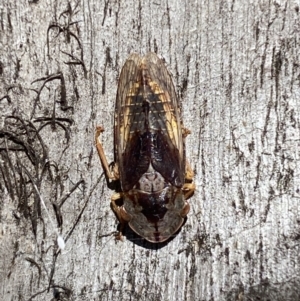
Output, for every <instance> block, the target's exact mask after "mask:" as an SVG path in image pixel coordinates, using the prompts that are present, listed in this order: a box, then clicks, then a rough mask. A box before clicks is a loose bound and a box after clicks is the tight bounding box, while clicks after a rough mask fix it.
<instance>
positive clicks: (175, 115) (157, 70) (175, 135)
mask: <svg viewBox="0 0 300 301" xmlns="http://www.w3.org/2000/svg"><path fill="white" fill-rule="evenodd" d="M143 62H144V63H145V64H146V65H147V68H148V72H149V77H150V78H151V82H152V83H153V84H154V85H155V87H153V90H154V91H155V93H156V94H159V95H160V101H161V102H162V103H163V106H164V113H165V116H164V117H162V116H161V115H157V116H154V117H155V119H156V120H157V121H160V125H161V127H160V129H161V130H163V132H164V134H167V135H168V136H169V138H170V139H171V141H172V144H173V145H174V146H175V147H176V148H177V149H178V151H179V156H180V158H184V145H183V140H182V124H181V118H180V110H179V103H178V98H177V95H176V92H175V88H174V85H173V81H172V78H171V76H170V74H169V72H168V70H167V68H166V66H165V65H164V63H163V62H162V61H161V59H160V58H159V57H158V56H157V55H156V54H155V53H153V52H149V53H148V54H147V55H146V56H145V57H144V58H143ZM156 90H157V91H156Z"/></svg>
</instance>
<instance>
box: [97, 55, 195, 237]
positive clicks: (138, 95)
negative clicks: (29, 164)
mask: <svg viewBox="0 0 300 301" xmlns="http://www.w3.org/2000/svg"><path fill="white" fill-rule="evenodd" d="M101 132H103V128H102V127H97V129H96V135H95V136H96V137H95V138H96V147H97V150H98V154H99V156H100V160H101V163H102V166H103V168H104V171H105V173H106V176H107V177H108V178H109V179H110V180H113V181H120V184H121V185H120V186H121V192H116V193H114V194H113V196H112V198H111V205H112V208H113V210H114V212H115V213H116V215H117V217H118V219H119V221H120V224H121V227H120V232H119V238H121V237H122V231H123V229H124V226H125V225H126V223H128V224H129V226H130V227H131V229H132V230H133V231H135V232H136V233H137V234H138V235H140V236H141V237H143V238H145V239H146V240H148V241H150V242H153V243H159V242H163V241H165V240H167V239H168V238H170V237H171V236H172V235H174V234H175V233H176V232H177V230H178V229H179V228H180V227H181V226H182V224H183V222H184V219H185V217H186V216H187V214H188V212H189V210H190V205H189V204H188V203H187V201H186V200H187V199H188V198H189V197H191V196H192V194H193V193H194V190H195V184H194V183H193V176H194V174H193V171H192V169H191V168H190V165H189V164H188V163H187V162H186V158H185V137H186V136H187V135H188V134H189V133H190V132H189V130H187V129H185V128H184V127H183V125H182V121H181V114H180V109H179V103H178V99H177V96H176V93H175V88H174V85H173V82H172V79H171V76H170V74H169V72H168V70H167V68H166V67H165V65H164V64H163V62H162V61H161V60H160V59H159V58H158V56H157V55H156V54H154V53H148V54H147V55H146V56H144V57H140V56H139V55H138V54H131V55H130V56H129V58H128V59H127V60H126V62H125V64H124V66H123V68H122V71H121V75H120V79H119V85H118V91H117V98H116V105H115V124H114V149H115V153H114V156H115V160H114V164H113V165H109V164H108V161H107V159H106V156H105V154H104V151H103V147H102V144H101V142H100V141H99V136H100V133H101ZM120 201H121V204H120Z"/></svg>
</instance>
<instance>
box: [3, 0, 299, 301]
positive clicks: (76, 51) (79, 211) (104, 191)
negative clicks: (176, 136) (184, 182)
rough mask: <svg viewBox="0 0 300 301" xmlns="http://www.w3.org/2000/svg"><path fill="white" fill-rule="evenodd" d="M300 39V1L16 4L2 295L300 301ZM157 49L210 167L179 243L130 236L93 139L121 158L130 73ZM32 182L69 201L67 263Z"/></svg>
mask: <svg viewBox="0 0 300 301" xmlns="http://www.w3.org/2000/svg"><path fill="white" fill-rule="evenodd" d="M299 32H300V19H299V2H298V1H279V0H278V1H260V0H254V1H246V0H244V1H217V0H214V1H209V0H206V1H205V0H202V1H201V0H197V1H176V0H169V1H160V0H156V1H150V2H149V1H147V2H146V1H134V0H130V1H109V0H107V1H96V0H88V1H77V2H76V1H72V0H71V1H70V2H68V1H58V0H53V1H49V0H45V1H25V0H22V1H12V0H10V1H4V3H2V2H1V4H0V112H1V124H0V130H1V132H0V168H1V172H0V193H1V207H0V209H1V210H0V222H1V224H0V225H1V231H0V235H1V236H0V239H1V244H0V283H1V285H0V288H1V293H0V295H1V300H5V301H6V300H7V301H11V300H140V301H141V300H147V301H148V300H297V299H299V298H300V297H299V294H300V293H299V292H300V281H299V279H300V278H299V277H300V275H299V274H300V269H299V233H300V228H299V223H300V215H299V201H300V194H299V193H300V190H299V189H300V169H299V141H300V140H299V103H300V101H299V98H300V88H299V84H300V83H299V78H300V77H299V76H300V69H299V68H300V67H299V66H300V65H299V61H300V60H299V52H300V47H299V42H300V41H299ZM148 51H154V52H156V53H157V54H158V55H159V56H160V57H162V58H164V59H165V61H166V65H167V67H168V69H169V70H170V71H171V73H172V74H173V78H174V83H175V86H176V89H177V91H178V95H179V97H180V98H181V100H182V107H183V119H184V123H185V126H186V127H188V128H190V129H191V130H192V134H191V135H190V136H189V137H188V139H187V156H188V158H189V159H190V162H191V165H192V167H193V169H194V170H195V172H196V177H195V183H196V185H197V191H196V193H195V195H194V197H193V198H192V199H191V200H190V204H191V212H190V214H189V216H188V220H187V222H186V224H185V226H184V227H183V228H182V231H181V232H180V233H179V234H178V235H177V236H176V237H175V238H174V239H173V240H172V241H170V242H169V243H167V244H164V245H163V246H152V245H150V244H148V243H146V242H144V241H143V240H141V239H139V238H138V237H137V236H134V235H133V234H132V233H131V232H127V233H128V235H127V240H126V241H125V242H118V241H117V242H116V241H115V240H114V237H113V235H112V233H113V232H114V231H115V230H116V227H117V221H116V218H115V216H114V214H113V212H112V211H111V209H110V204H109V199H110V196H111V194H112V191H111V190H109V189H108V188H107V185H106V183H105V179H104V177H103V176H102V177H101V174H102V169H101V166H100V163H99V158H98V156H97V153H96V150H95V147H94V141H93V140H94V129H95V127H96V125H103V126H104V127H105V129H106V131H105V133H104V135H103V136H102V140H103V143H104V146H105V148H106V149H105V150H106V152H107V154H108V156H109V158H110V159H111V160H112V159H113V136H112V126H113V108H114V102H115V94H116V89H117V82H118V76H119V73H120V69H121V67H122V64H123V63H124V61H125V60H126V58H127V56H128V55H129V54H130V53H131V52H138V53H141V54H145V53H146V52H148ZM54 109H55V110H54ZM9 116H10V117H9ZM12 116H13V117H12ZM43 125H44V127H42V126H43ZM37 131H38V133H39V135H40V138H39V136H38V135H37ZM25 150H26V152H25ZM32 181H33V182H35V184H36V186H37V188H38V189H39V191H40V193H41V195H42V197H43V199H44V200H45V203H46V206H47V207H48V209H49V211H50V215H51V216H52V218H53V219H54V220H55V221H56V217H55V211H54V209H53V206H52V203H55V204H56V205H57V206H58V207H60V211H61V216H62V219H63V224H62V235H63V237H64V238H65V239H66V248H65V250H64V251H62V252H61V253H59V254H57V253H56V252H57V246H56V242H55V232H54V230H53V227H52V226H51V224H50V222H49V218H48V216H47V215H46V213H45V210H44V208H43V207H41V205H40V201H39V198H38V197H37V195H36V193H35V191H34V189H33V187H32ZM69 192H71V194H70V195H69ZM59 297H60V299H59ZM55 298H56V299H55ZM259 298H260V299H259ZM267 298H269V299H267Z"/></svg>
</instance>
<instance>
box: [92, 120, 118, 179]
mask: <svg viewBox="0 0 300 301" xmlns="http://www.w3.org/2000/svg"><path fill="white" fill-rule="evenodd" d="M103 132H104V128H103V127H101V126H97V127H96V133H95V141H96V147H97V151H98V155H99V157H100V161H101V164H102V166H103V168H104V170H105V173H106V175H107V177H108V178H109V179H111V180H113V181H115V180H118V179H119V172H118V167H117V165H115V166H114V169H113V171H111V169H110V168H109V165H108V162H107V159H106V156H105V154H104V150H103V147H102V144H101V142H100V141H99V136H100V134H101V133H103Z"/></svg>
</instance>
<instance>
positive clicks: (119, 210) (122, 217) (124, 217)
mask: <svg viewBox="0 0 300 301" xmlns="http://www.w3.org/2000/svg"><path fill="white" fill-rule="evenodd" d="M122 197H123V195H122V193H114V194H113V195H112V197H111V206H112V209H113V211H114V212H115V214H116V215H117V217H118V220H119V222H120V231H119V232H118V233H117V235H116V239H118V240H123V239H122V237H123V235H122V233H123V230H124V228H125V226H126V224H127V223H128V222H129V221H130V219H131V216H130V215H128V213H127V212H126V211H125V209H124V208H123V206H118V205H117V204H116V201H118V200H120V199H121V198H122Z"/></svg>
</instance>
